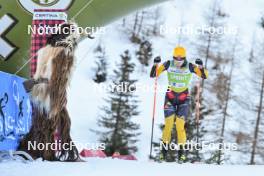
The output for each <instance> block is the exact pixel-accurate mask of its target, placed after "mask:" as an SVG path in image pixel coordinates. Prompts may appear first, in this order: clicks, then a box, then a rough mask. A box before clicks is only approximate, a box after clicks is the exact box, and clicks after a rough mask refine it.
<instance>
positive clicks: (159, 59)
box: [154, 56, 161, 64]
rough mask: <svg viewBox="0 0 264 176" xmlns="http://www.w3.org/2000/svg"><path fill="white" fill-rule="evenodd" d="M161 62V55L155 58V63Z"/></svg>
mask: <svg viewBox="0 0 264 176" xmlns="http://www.w3.org/2000/svg"><path fill="white" fill-rule="evenodd" d="M160 62H161V58H160V56H157V57H155V58H154V63H155V64H158V63H160Z"/></svg>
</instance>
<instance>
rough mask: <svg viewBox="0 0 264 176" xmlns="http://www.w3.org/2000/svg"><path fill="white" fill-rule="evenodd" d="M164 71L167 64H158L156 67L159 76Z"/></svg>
mask: <svg viewBox="0 0 264 176" xmlns="http://www.w3.org/2000/svg"><path fill="white" fill-rule="evenodd" d="M164 71H165V66H164V65H163V64H161V65H157V68H156V73H157V76H159V75H160V74H161V73H162V72H164Z"/></svg>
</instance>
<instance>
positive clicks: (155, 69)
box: [150, 61, 170, 78]
mask: <svg viewBox="0 0 264 176" xmlns="http://www.w3.org/2000/svg"><path fill="white" fill-rule="evenodd" d="M169 66H170V61H166V62H164V63H163V64H161V65H158V64H157V63H156V64H154V65H153V66H152V69H151V72H150V77H151V78H154V77H156V76H159V75H160V74H161V73H162V72H164V71H165V70H167V69H168V68H169Z"/></svg>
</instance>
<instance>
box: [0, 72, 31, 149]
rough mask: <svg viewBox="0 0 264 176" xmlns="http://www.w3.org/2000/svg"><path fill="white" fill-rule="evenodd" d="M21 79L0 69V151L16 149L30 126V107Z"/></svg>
mask: <svg viewBox="0 0 264 176" xmlns="http://www.w3.org/2000/svg"><path fill="white" fill-rule="evenodd" d="M23 81H24V79H23V78H20V77H18V76H14V75H10V74H7V73H4V72H1V71H0V151H3V150H16V148H17V147H18V144H19V140H20V139H21V137H22V136H23V135H25V134H27V133H28V132H29V130H30V127H31V115H32V107H31V103H30V99H29V95H28V94H27V93H26V92H25V89H24V87H23V84H22V83H23Z"/></svg>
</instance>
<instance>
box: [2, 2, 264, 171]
mask: <svg viewBox="0 0 264 176" xmlns="http://www.w3.org/2000/svg"><path fill="white" fill-rule="evenodd" d="M176 2H180V1H176ZM208 2H209V1H208V0H207V1H202V0H190V1H188V2H187V1H186V3H185V4H184V3H175V1H169V2H166V3H164V4H163V5H161V6H162V8H163V9H165V10H163V16H164V18H165V19H166V20H165V23H166V24H168V25H170V26H175V25H179V24H180V22H179V21H180V15H182V14H183V11H181V10H179V9H186V7H185V6H186V5H188V4H189V5H188V6H189V7H188V9H187V12H186V11H185V12H184V14H185V15H184V18H185V20H186V21H187V23H189V22H191V21H192V22H193V23H194V24H200V23H202V20H201V11H202V9H204V8H206V5H208ZM243 2H244V3H241V1H238V0H225V1H224V3H225V7H226V8H227V10H228V11H231V12H232V14H234V15H233V16H232V17H231V18H232V20H231V23H232V24H233V25H237V26H238V27H239V28H240V29H241V30H240V31H241V36H243V37H242V42H243V43H244V44H248V43H250V40H251V36H252V35H251V33H250V34H248V33H247V32H248V31H251V32H252V31H253V29H254V28H255V27H254V25H255V24H256V22H257V20H258V17H259V14H260V10H263V9H261V8H262V7H264V3H263V2H264V1H263V0H255V1H249V0H244V1H243ZM251 2H252V3H251ZM237 4H239V8H238V7H237ZM175 8H176V9H178V10H176V9H175ZM189 12H191V13H189ZM244 13H247V14H248V15H244V16H246V17H247V18H241V15H242V14H244ZM120 24H121V21H117V22H115V23H113V24H110V25H108V26H107V33H106V34H103V35H98V36H96V37H97V38H96V39H94V40H85V41H83V42H82V43H81V44H80V45H79V48H78V50H77V54H76V57H77V64H76V68H75V71H74V74H73V78H72V82H71V86H70V88H69V102H68V108H69V112H70V116H71V119H72V130H71V132H72V136H73V140H75V141H77V142H80V143H96V142H98V136H96V134H95V133H93V132H92V131H91V129H98V127H97V124H96V121H97V119H98V116H99V114H100V109H99V107H100V106H102V105H104V104H105V101H104V100H103V97H105V96H107V93H106V92H104V91H100V92H98V89H96V84H95V83H94V82H93V80H92V78H93V76H94V71H93V70H92V68H93V67H95V64H94V61H95V59H96V58H95V56H94V53H93V50H94V48H95V47H96V46H97V45H98V44H99V43H101V44H102V45H103V46H105V49H106V55H107V57H108V58H109V60H108V63H109V74H112V69H113V68H116V63H119V62H120V54H122V53H123V52H124V51H125V50H126V49H129V50H130V53H131V54H132V56H133V62H135V63H136V64H137V65H138V67H136V73H135V75H134V76H135V77H136V78H137V79H138V83H140V84H143V85H146V86H149V87H150V88H151V87H152V86H153V82H154V81H153V80H152V79H150V78H149V73H148V72H147V73H145V74H144V73H141V72H140V69H141V67H140V66H139V64H138V61H137V60H136V58H135V57H134V53H135V50H136V49H138V46H137V45H133V44H131V42H130V41H129V39H128V37H127V36H126V35H125V33H124V32H122V31H120V30H119V27H120ZM249 28H250V29H249ZM117 29H118V30H117ZM251 29H252V30H251ZM190 43H191V42H190V41H186V43H184V45H187V46H190V48H192V47H191V44H190ZM176 44H177V36H175V35H167V36H165V37H164V38H154V39H153V47H154V51H153V52H154V54H153V55H154V56H156V55H160V56H161V57H162V58H164V60H165V59H169V58H170V57H171V53H172V50H173V48H174V47H175V45H176ZM188 56H189V57H190V58H195V51H194V50H190V51H188ZM191 61H193V60H191ZM242 68H243V71H245V72H247V68H246V67H245V66H244V65H242ZM149 69H150V68H148V70H147V71H149ZM195 81H196V80H195V79H194V83H195ZM105 84H107V83H105ZM166 84H167V81H166V75H165V74H163V75H162V76H161V77H160V78H159V85H161V86H162V85H166ZM161 90H162V91H160V92H159V93H158V97H157V114H156V121H155V130H154V139H155V140H156V141H157V140H158V139H159V138H160V137H161V131H160V130H159V128H158V124H160V123H162V122H163V110H162V109H163V101H164V92H165V90H166V88H163V89H161ZM137 95H138V96H139V100H140V104H139V111H140V115H139V116H138V117H136V118H135V121H136V122H137V123H139V124H140V126H141V129H140V132H141V133H142V134H141V135H140V137H139V142H138V143H137V145H138V147H139V151H138V152H137V153H136V157H137V159H138V161H125V160H118V159H87V162H80V163H60V162H42V161H36V162H33V163H28V164H24V163H21V162H14V161H10V162H4V163H0V176H17V175H19V176H30V175H37V176H47V175H50V176H57V175H63V176H84V175H89V176H106V175H108V176H119V175H122V176H123V175H126V176H130V175H131V176H132V175H133V176H135V175H136V176H141V175H142V176H147V175H151V176H156V175H157V176H160V175H184V176H200V175H201V176H209V175H210V176H212V175H215V176H223V175H225V176H228V175H238V176H249V175H252V176H260V175H263V171H264V167H263V166H247V165H244V166H238V165H229V166H228V165H223V166H217V165H206V164H182V165H178V164H176V163H153V162H149V161H148V154H149V147H150V146H149V144H150V132H151V113H152V106H153V92H152V91H146V92H137ZM232 125H234V124H232ZM240 158H241V155H239V154H237V156H236V157H235V158H231V159H232V162H235V163H239V160H240ZM247 159H248V158H245V160H247ZM232 162H231V163H232Z"/></svg>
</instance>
